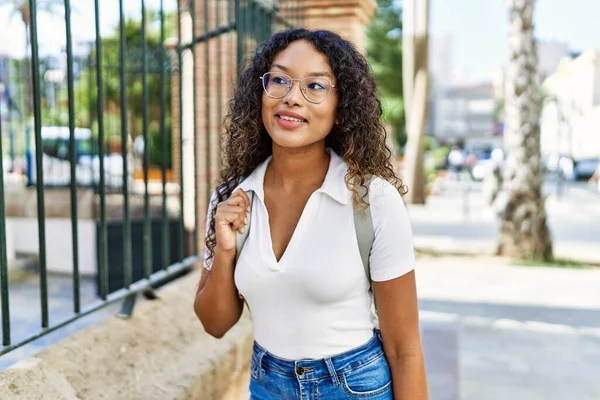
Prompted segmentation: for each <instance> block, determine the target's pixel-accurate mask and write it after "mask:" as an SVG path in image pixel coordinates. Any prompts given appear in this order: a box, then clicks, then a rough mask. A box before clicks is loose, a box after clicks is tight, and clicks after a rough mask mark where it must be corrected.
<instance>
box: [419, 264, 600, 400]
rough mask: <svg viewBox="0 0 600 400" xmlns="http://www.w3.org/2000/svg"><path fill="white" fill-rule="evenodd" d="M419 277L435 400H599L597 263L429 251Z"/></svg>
mask: <svg viewBox="0 0 600 400" xmlns="http://www.w3.org/2000/svg"><path fill="white" fill-rule="evenodd" d="M417 282H418V290H419V298H420V309H421V311H420V312H421V321H422V322H421V325H422V328H423V331H424V334H423V337H424V347H425V353H426V362H427V370H428V379H429V383H430V390H431V399H432V400H438V399H441V400H445V399H460V400H496V399H498V400H500V399H503V400H504V399H511V400H570V399H577V400H595V399H599V398H600V380H598V377H599V376H600V290H598V288H599V287H600V269H598V268H594V269H583V270H582V269H559V268H544V267H519V266H511V265H507V264H506V261H505V260H502V259H497V258H493V257H487V258H486V257H481V258H479V257H464V256H463V257H429V256H423V257H421V258H420V259H419V260H418V271H417ZM432 333H433V334H435V335H437V336H436V337H435V338H432ZM432 339H435V340H432ZM452 379H453V380H452ZM452 393H457V396H456V397H450V395H449V394H452Z"/></svg>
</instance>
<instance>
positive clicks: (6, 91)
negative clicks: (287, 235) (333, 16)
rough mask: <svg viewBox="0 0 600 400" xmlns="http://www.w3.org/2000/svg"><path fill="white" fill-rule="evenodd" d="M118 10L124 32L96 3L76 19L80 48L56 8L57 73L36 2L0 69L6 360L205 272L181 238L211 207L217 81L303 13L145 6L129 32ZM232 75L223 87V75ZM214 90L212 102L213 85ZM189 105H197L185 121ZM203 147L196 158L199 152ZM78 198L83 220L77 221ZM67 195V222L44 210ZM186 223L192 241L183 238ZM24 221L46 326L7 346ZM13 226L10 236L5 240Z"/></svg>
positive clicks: (68, 17) (209, 0)
mask: <svg viewBox="0 0 600 400" xmlns="http://www.w3.org/2000/svg"><path fill="white" fill-rule="evenodd" d="M91 1H92V0H90V2H91ZM114 3H115V5H116V4H118V23H117V24H116V26H115V27H114V29H113V31H112V33H110V34H108V33H106V32H105V29H104V28H103V27H104V25H103V21H102V16H103V15H104V14H103V9H102V7H110V6H112V5H108V3H105V2H104V1H102V2H101V1H100V0H93V5H94V7H93V9H94V12H93V18H92V16H89V15H87V16H82V15H78V16H77V18H88V19H89V21H90V24H94V31H93V32H94V35H93V36H94V38H93V40H87V41H78V42H77V43H76V41H75V40H74V37H75V36H76V35H77V34H76V33H75V34H74V32H73V29H72V21H73V18H74V16H73V12H72V7H71V1H70V0H63V2H62V4H61V6H62V7H59V8H60V11H61V12H60V13H59V14H60V18H61V19H62V20H63V21H64V31H63V35H64V38H65V41H64V43H65V46H64V49H63V53H62V55H61V56H59V57H58V61H57V58H53V57H50V56H48V55H43V56H40V45H39V41H40V40H39V39H40V35H45V32H40V30H39V29H38V11H39V10H38V8H37V6H36V4H37V2H36V1H35V0H30V1H29V9H28V10H29V12H30V22H29V25H28V26H27V29H28V40H29V41H30V42H29V47H28V52H27V55H26V56H25V57H24V58H10V57H8V58H6V57H5V58H4V59H3V58H0V89H1V90H0V137H1V138H2V140H0V166H2V172H3V173H0V191H1V193H0V302H1V307H0V309H1V320H2V347H1V348H0V356H1V355H3V354H6V353H8V352H10V351H12V350H14V349H16V348H18V347H20V346H23V345H25V344H27V343H29V342H32V341H34V340H36V339H37V338H40V337H41V336H44V335H46V334H47V333H49V332H51V331H54V330H56V329H58V328H61V327H63V326H65V325H67V324H69V323H71V322H73V321H75V320H77V319H79V318H81V317H83V316H84V315H88V314H90V313H93V312H94V311H96V310H98V309H100V308H102V307H104V306H106V305H107V304H111V303H114V302H119V301H123V306H122V314H124V315H128V314H129V313H131V311H132V309H133V305H134V303H135V298H136V296H137V295H138V294H139V293H142V292H143V293H146V294H148V293H149V292H150V291H151V290H152V289H153V288H155V287H156V286H157V285H160V284H163V283H164V282H166V281H168V280H170V279H174V278H175V277H177V276H179V275H181V274H182V273H185V272H186V271H188V270H189V269H190V268H191V267H192V266H193V264H194V263H196V262H197V261H198V260H199V256H198V253H199V251H198V250H199V248H198V246H197V243H198V240H193V241H192V244H191V245H186V237H188V236H190V235H193V236H194V237H196V235H198V234H199V233H198V230H199V229H198V228H199V226H200V225H201V224H200V219H201V218H200V217H199V215H198V214H199V213H198V209H199V207H198V204H199V202H200V201H201V200H202V201H206V199H200V197H201V196H200V195H199V193H200V190H199V189H198V187H199V186H198V185H200V182H201V181H202V180H203V181H204V182H202V184H203V185H204V191H203V192H202V193H203V194H205V195H207V194H208V193H210V190H211V188H212V187H214V176H215V175H214V173H212V172H211V171H213V170H214V165H215V162H216V161H217V160H218V158H219V152H218V150H217V151H215V150H214V149H215V148H218V147H216V146H215V143H214V140H215V137H216V138H218V137H219V135H216V134H215V133H217V132H215V131H218V130H220V129H221V124H220V121H221V120H222V118H223V112H224V110H223V108H224V107H223V104H224V101H225V100H227V99H226V97H227V95H228V91H227V90H222V89H223V88H224V87H226V83H225V82H224V80H228V79H230V78H235V75H236V74H237V71H239V69H240V68H242V64H243V59H244V56H245V54H247V53H248V52H249V51H250V50H251V49H252V47H254V46H256V45H257V44H258V43H260V42H262V41H264V40H265V39H267V38H268V37H269V36H270V35H271V33H272V32H273V31H274V30H278V29H280V28H282V27H286V26H293V25H300V24H301V17H302V14H303V13H302V8H301V7H300V5H299V4H300V3H297V2H295V1H281V0H280V1H276V0H271V1H270V0H196V1H189V0H182V1H178V0H171V1H169V0H139V3H138V4H139V6H138V9H137V15H138V16H139V18H137V19H136V18H135V17H131V15H129V16H128V15H127V14H128V13H127V9H126V4H125V1H124V0H115V1H114ZM129 3H130V2H127V6H130V5H131V4H129ZM148 5H151V7H149V6H148ZM55 17H56V16H55ZM103 29H104V31H103ZM52 34H53V35H55V34H56V32H53V33H52ZM172 38H174V39H172ZM215 55H217V58H216V59H217V61H216V62H215V57H214V56H215ZM60 59H64V61H62V62H61V61H60ZM225 64H227V65H225ZM186 68H188V69H187V70H186ZM227 68H229V70H230V71H231V72H232V73H231V74H229V75H224V74H223V73H221V71H222V70H227ZM186 71H191V75H192V78H191V79H192V80H191V81H190V80H189V79H188V78H189V77H188V76H186V74H187V73H186ZM198 71H202V73H203V74H204V76H203V77H199V76H197V74H198ZM213 78H216V80H217V83H216V87H217V90H211V86H210V85H209V83H211V82H212V80H213ZM186 79H188V80H186ZM190 82H191V83H192V84H191V85H188V84H189V83H190ZM197 82H203V84H200V85H197V84H195V83H197ZM190 92H191V97H186V96H188V95H189V94H190ZM190 98H191V99H192V103H193V106H192V108H191V109H186V107H188V108H189V106H190V104H187V101H188V100H189V99H190ZM199 99H201V101H202V102H204V104H201V103H199V102H200V100H199ZM184 103H185V104H184ZM190 110H191V111H190ZM190 113H191V114H192V116H191V118H190ZM197 115H201V118H197ZM186 130H187V131H189V132H191V135H189V134H186V133H185V131H186ZM186 135H187V136H186ZM186 140H187V141H191V143H188V142H186ZM217 140H218V139H217ZM199 141H204V143H203V144H204V146H203V148H204V151H200V152H199V151H198V149H199V148H201V147H202V146H200V144H201V142H199ZM217 145H218V143H217ZM186 146H191V147H192V149H193V150H192V152H191V153H190V152H189V151H187V150H186ZM190 154H191V155H190ZM202 158H204V159H203V160H202ZM201 169H203V170H204V171H205V173H204V175H205V176H204V177H203V179H202V177H201V175H200V174H199V173H198V171H199V170H201ZM186 176H188V177H189V176H191V177H193V179H192V180H191V181H190V180H186V178H185V177H186ZM5 178H8V179H5ZM8 180H10V182H9V181H8ZM189 182H192V183H193V185H194V190H193V191H192V195H191V196H188V195H186V193H189V190H188V189H186V184H189ZM11 185H12V186H11ZM8 186H11V187H13V188H14V186H17V187H18V189H17V192H18V193H19V195H20V196H25V197H21V198H27V196H28V195H29V194H31V195H32V196H31V197H32V198H34V200H35V201H33V202H31V204H35V207H36V212H35V213H31V210H22V208H23V207H21V208H19V206H20V204H18V203H19V201H18V200H17V201H15V200H14V198H13V197H10V196H9V195H8V194H9V193H13V192H14V191H13V192H11V190H12V189H11V190H9V188H8ZM86 188H87V189H86ZM82 190H84V191H85V190H87V191H88V192H86V193H88V194H89V196H88V198H87V200H85V201H87V202H88V203H89V206H90V209H91V212H89V213H86V215H85V216H82V215H81V212H82V211H81V210H82V209H83V207H82V202H83V201H84V200H82V199H84V198H85V196H82ZM62 194H64V197H65V198H66V199H68V201H67V202H66V204H68V210H64V209H60V207H54V208H53V204H50V203H52V202H54V201H56V200H55V199H56V198H57V196H58V197H60V196H61V195H62ZM90 198H91V200H90ZM47 199H50V200H47ZM8 203H11V204H8ZM12 203H16V204H12ZM190 203H191V204H190ZM55 208H59V210H58V211H57V210H55ZM15 210H17V211H15ZM19 210H21V212H22V214H19ZM48 210H50V211H48ZM190 210H191V212H192V213H193V214H194V216H193V222H194V223H193V225H192V226H191V228H190V227H186V226H185V220H186V218H188V219H189V217H188V216H186V213H188V212H190ZM47 213H50V214H51V215H52V219H49V217H47V215H46V214H47ZM32 214H34V215H33V216H32ZM60 218H62V219H64V220H68V221H69V224H68V226H70V232H69V231H68V230H67V229H65V228H64V227H63V228H58V229H59V230H58V231H56V230H55V229H56V228H54V225H52V227H50V225H48V226H47V223H48V224H54V223H55V221H56V220H57V219H60ZM84 219H87V220H89V221H92V222H93V224H94V226H95V230H94V232H93V238H92V240H90V238H89V237H86V236H85V235H89V232H88V231H86V232H88V233H85V234H84V233H82V232H80V228H81V226H82V225H81V223H82V221H83V220H84ZM25 220H35V221H36V229H35V230H36V234H37V252H36V254H35V260H36V263H35V268H34V270H33V272H32V271H29V274H30V275H31V274H33V275H34V276H35V277H36V279H39V299H40V302H39V303H40V325H41V327H40V328H39V329H37V330H36V331H34V332H31V331H28V332H26V333H25V334H23V335H21V336H18V337H13V335H12V332H13V330H12V329H11V320H12V319H13V318H12V317H11V316H12V314H11V311H12V308H11V296H13V295H14V294H15V293H17V295H18V290H17V288H18V285H19V282H18V281H13V279H12V278H11V271H12V270H14V266H13V265H12V263H13V262H14V260H15V257H17V258H18V255H19V249H18V248H16V247H18V243H17V245H15V242H16V239H14V238H12V236H10V235H13V234H14V232H15V231H18V230H19V226H18V224H19V223H24V222H23V221H25ZM25 222H27V221H25ZM9 223H11V224H13V228H14V229H12V230H7V224H9ZM15 224H17V226H16V228H15V227H14V225H15ZM48 229H50V230H51V232H52V233H50V234H48V233H47V231H48ZM60 229H62V231H61V230H60ZM69 233H70V234H69ZM29 239H30V240H31V238H29ZM34 239H35V238H34ZM196 239H197V238H196ZM11 242H12V243H13V245H12V247H9V246H8V243H11ZM67 242H68V243H69V244H68V247H69V248H70V254H68V255H67V256H65V255H64V254H63V255H62V256H63V257H66V258H68V260H67V259H66V258H64V259H63V260H64V261H65V262H66V264H68V265H69V268H68V270H67V271H65V270H64V269H63V270H62V271H61V274H62V276H64V274H65V272H66V273H67V274H68V276H69V277H70V279H71V281H72V285H71V287H72V307H71V310H72V311H71V313H70V315H69V316H67V317H64V318H60V319H58V320H56V321H54V320H51V319H52V318H51V315H50V314H51V313H50V307H49V300H51V298H50V295H49V290H48V285H49V283H48V282H49V277H52V276H53V273H54V269H53V265H54V264H53V263H55V262H56V260H55V259H50V258H49V257H48V250H49V249H50V250H52V249H53V248H54V247H55V246H56V245H57V244H62V245H64V243H67ZM82 242H85V243H86V244H85V246H88V245H89V243H92V246H93V248H94V252H95V257H92V259H93V261H92V262H91V263H92V264H94V265H93V266H90V265H88V264H89V263H88V261H86V262H85V263H83V264H82V261H81V260H82V254H81V249H80V244H81V243H82ZM15 248H16V249H15ZM86 249H89V247H86ZM86 251H87V250H86ZM15 254H16V256H15ZM51 256H52V257H56V255H55V254H54V253H52V254H51ZM58 256H59V257H60V256H61V254H59V255H58ZM88 260H89V258H88ZM82 270H85V271H86V274H91V276H92V278H93V280H94V282H95V287H96V291H95V293H94V296H95V300H94V301H92V302H90V303H89V304H86V305H83V304H82V302H81V298H82V292H81V284H80V283H81V280H82ZM86 287H87V286H86ZM9 289H12V290H9Z"/></svg>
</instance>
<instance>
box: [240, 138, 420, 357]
mask: <svg viewBox="0 0 600 400" xmlns="http://www.w3.org/2000/svg"><path fill="white" fill-rule="evenodd" d="M329 152H330V154H331V160H330V164H329V169H328V171H327V175H326V177H325V181H324V182H323V185H322V186H321V188H320V189H318V190H316V191H315V192H314V193H313V194H312V195H311V196H310V198H309V199H308V202H307V203H306V206H305V208H304V211H303V213H302V216H301V217H300V220H299V221H298V225H297V227H296V230H295V231H294V233H293V235H292V238H291V240H290V243H289V245H288V247H287V249H286V250H285V253H284V254H283V256H282V257H281V259H280V260H279V262H277V260H276V258H275V254H274V253H273V248H272V243H271V234H270V229H269V215H268V213H267V209H266V207H265V202H264V190H263V183H264V177H265V171H266V169H267V166H268V164H269V162H270V161H271V158H269V159H267V160H266V161H264V162H263V163H262V164H261V165H259V166H258V167H257V168H256V169H255V170H254V172H253V173H252V174H250V176H248V178H246V180H244V182H242V183H241V184H240V185H239V187H241V188H243V189H244V190H246V191H247V190H252V191H254V193H255V196H254V199H253V202H252V210H251V213H252V215H251V218H252V225H251V228H250V232H249V234H248V238H247V240H246V243H245V245H244V248H243V249H242V252H241V254H240V257H239V260H238V263H237V265H236V269H235V284H236V286H237V287H238V289H239V291H240V293H241V294H242V295H243V296H244V298H245V299H246V302H247V303H248V306H249V308H250V312H251V314H252V320H253V326H254V337H255V340H256V341H257V343H259V344H260V345H261V346H262V347H264V348H265V349H266V350H267V351H269V352H271V353H272V354H274V355H276V356H278V357H281V358H286V359H293V360H295V359H305V358H313V359H314V358H326V357H330V356H333V355H336V354H339V353H343V352H346V351H348V350H351V349H353V348H356V347H358V346H361V345H362V344H364V343H366V342H367V341H368V340H369V339H370V338H371V336H372V334H373V328H374V326H375V325H374V321H373V319H372V314H371V301H372V298H371V293H370V291H369V287H370V285H369V282H368V280H367V277H366V275H365V271H364V267H363V264H362V260H361V257H360V252H359V249H358V242H357V238H356V231H355V229H354V214H353V208H352V198H351V196H352V193H351V192H350V190H348V188H347V187H346V184H345V181H344V178H345V176H346V172H347V166H346V164H345V163H344V161H343V160H342V159H341V157H339V156H338V155H337V154H336V153H335V152H334V151H332V150H329ZM369 201H370V204H371V215H372V220H373V229H374V233H375V240H374V243H373V247H372V250H371V255H370V268H371V279H372V280H374V281H385V280H390V279H393V278H397V277H399V276H401V275H404V274H406V273H407V272H409V271H411V270H413V269H414V266H415V257H414V250H413V240H412V230H411V226H410V221H409V218H408V214H407V211H406V208H405V206H404V203H403V201H402V198H401V196H400V194H399V193H398V190H396V188H394V187H393V186H392V185H391V184H390V183H388V182H387V181H385V180H383V179H381V178H376V179H374V180H373V181H372V183H371V186H370V188H369ZM398 306H399V307H402V305H401V304H399V305H398Z"/></svg>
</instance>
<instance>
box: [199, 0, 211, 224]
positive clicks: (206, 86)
mask: <svg viewBox="0 0 600 400" xmlns="http://www.w3.org/2000/svg"><path fill="white" fill-rule="evenodd" d="M209 14H210V10H209V8H208V0H204V35H205V37H206V43H204V101H205V103H204V110H205V113H206V116H205V119H204V121H205V127H204V129H205V131H206V137H205V146H206V150H205V151H206V160H205V161H206V193H205V197H206V202H207V204H208V202H209V201H210V195H211V191H210V187H211V186H212V185H211V181H212V179H211V174H210V172H211V170H212V168H211V163H210V158H211V157H210V152H211V148H210V144H211V140H210V139H211V137H210V130H211V129H210V128H211V126H210V122H211V118H210V112H211V109H210V62H209V60H210V39H209V38H208V34H209V32H210V26H209V22H210V20H209ZM198 219H200V213H198ZM198 226H201V225H198Z"/></svg>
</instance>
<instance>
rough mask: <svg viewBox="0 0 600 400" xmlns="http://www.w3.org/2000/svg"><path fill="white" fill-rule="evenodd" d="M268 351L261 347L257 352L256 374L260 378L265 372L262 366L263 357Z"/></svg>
mask: <svg viewBox="0 0 600 400" xmlns="http://www.w3.org/2000/svg"><path fill="white" fill-rule="evenodd" d="M266 353H267V352H266V351H264V350H262V349H260V350H259V351H258V352H257V354H256V374H257V375H258V378H259V379H260V378H262V375H263V374H264V373H265V370H264V369H263V367H262V362H263V357H264V356H265V354H266Z"/></svg>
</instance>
